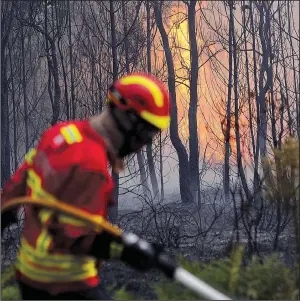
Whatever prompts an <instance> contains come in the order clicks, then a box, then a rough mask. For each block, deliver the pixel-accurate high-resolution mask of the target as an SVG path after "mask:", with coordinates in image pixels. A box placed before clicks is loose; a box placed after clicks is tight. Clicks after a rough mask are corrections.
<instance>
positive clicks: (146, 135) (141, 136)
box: [110, 106, 159, 158]
mask: <svg viewBox="0 0 300 301" xmlns="http://www.w3.org/2000/svg"><path fill="white" fill-rule="evenodd" d="M110 109H111V114H112V116H113V118H114V121H115V123H116V126H117V128H118V130H119V131H120V132H121V133H122V136H123V139H122V142H121V143H120V145H119V149H118V154H119V157H120V158H124V157H126V156H128V155H130V154H133V153H136V152H137V151H139V150H140V149H141V148H142V147H143V146H145V145H146V144H148V143H150V142H151V141H152V139H153V138H154V137H155V136H156V135H157V134H158V133H159V130H158V129H157V128H155V127H154V126H152V125H151V124H149V123H147V122H145V121H144V120H143V119H141V118H140V117H139V116H138V115H137V114H136V113H135V112H133V111H122V110H119V109H118V108H117V107H114V106H112V107H111V108H110Z"/></svg>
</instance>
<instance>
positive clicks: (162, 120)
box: [141, 111, 171, 129]
mask: <svg viewBox="0 0 300 301" xmlns="http://www.w3.org/2000/svg"><path fill="white" fill-rule="evenodd" d="M141 117H142V118H143V119H144V120H146V121H147V122H149V123H151V124H153V125H154V126H156V127H157V128H159V129H166V128H168V127H169V125H170V120H171V118H170V116H158V115H155V114H152V113H150V112H148V111H142V112H141Z"/></svg>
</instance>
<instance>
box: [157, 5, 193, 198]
mask: <svg viewBox="0 0 300 301" xmlns="http://www.w3.org/2000/svg"><path fill="white" fill-rule="evenodd" d="M161 4H162V3H161V2H156V1H155V2H153V8H154V15H155V20H156V24H157V27H158V30H159V32H160V35H161V38H162V42H163V46H164V52H165V56H166V61H167V68H168V86H169V92H170V97H171V125H170V138H171V142H172V144H173V146H174V148H175V150H176V152H177V155H178V160H179V187H180V195H181V200H182V202H184V203H188V202H192V201H193V196H192V193H191V186H190V174H189V159H188V154H187V152H186V149H185V147H184V145H183V143H182V141H181V139H180V137H179V134H178V117H177V103H176V89H175V71H174V62H173V57H172V53H171V49H170V45H169V40H168V36H167V33H166V30H165V28H164V25H163V21H162V12H161Z"/></svg>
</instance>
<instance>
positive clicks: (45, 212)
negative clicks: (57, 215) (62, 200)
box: [39, 209, 53, 224]
mask: <svg viewBox="0 0 300 301" xmlns="http://www.w3.org/2000/svg"><path fill="white" fill-rule="evenodd" d="M52 214H53V210H49V209H42V210H41V211H40V212H39V217H40V220H41V222H42V223H43V224H45V223H46V222H47V221H48V220H49V219H50V217H51V215H52Z"/></svg>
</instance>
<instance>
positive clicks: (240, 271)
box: [116, 246, 298, 300]
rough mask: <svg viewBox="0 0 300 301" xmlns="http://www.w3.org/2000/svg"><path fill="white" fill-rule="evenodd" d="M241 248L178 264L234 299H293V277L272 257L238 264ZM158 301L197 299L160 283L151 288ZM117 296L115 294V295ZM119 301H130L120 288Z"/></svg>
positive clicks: (180, 288) (176, 285)
mask: <svg viewBox="0 0 300 301" xmlns="http://www.w3.org/2000/svg"><path fill="white" fill-rule="evenodd" d="M242 258H243V247H241V246H237V247H236V248H235V249H234V251H233V253H232V255H231V257H230V258H227V259H224V260H213V261H212V262H210V263H207V264H201V263H199V262H189V261H187V260H185V259H183V258H182V257H181V258H180V259H179V261H180V264H181V265H182V266H183V267H184V268H185V269H187V270H188V271H190V272H191V273H193V274H194V275H196V276H197V277H199V278H200V279H202V280H204V281H206V282H207V283H209V284H210V285H212V286H213V287H214V288H216V289H218V290H219V291H221V292H223V293H224V294H227V295H230V296H232V297H235V298H238V299H243V300H246V299H248V300H249V299H250V300H251V299H259V300H283V299H285V300H296V298H297V296H298V294H297V293H298V292H297V285H296V275H295V274H294V273H293V272H292V271H291V270H289V269H288V268H287V267H286V266H285V265H284V264H283V263H282V262H281V261H280V260H279V258H278V256H276V255H273V256H270V257H268V258H266V259H265V261H264V262H263V263H261V262H259V260H258V259H257V258H256V257H253V259H252V260H251V261H250V262H249V263H248V264H247V265H243V264H242ZM154 290H155V292H156V294H157V296H158V300H195V299H197V300H199V296H198V295H196V294H194V293H193V292H192V291H190V290H188V289H186V288H184V287H183V286H182V285H181V284H179V283H175V282H171V281H168V280H166V281H162V282H161V283H159V284H157V285H154ZM117 293H118V294H119V292H117ZM121 293H122V295H118V294H117V296H118V297H120V296H121V298H116V299H119V300H121V299H122V300H134V299H133V298H132V296H130V295H127V294H126V293H125V291H124V289H122V291H121Z"/></svg>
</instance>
